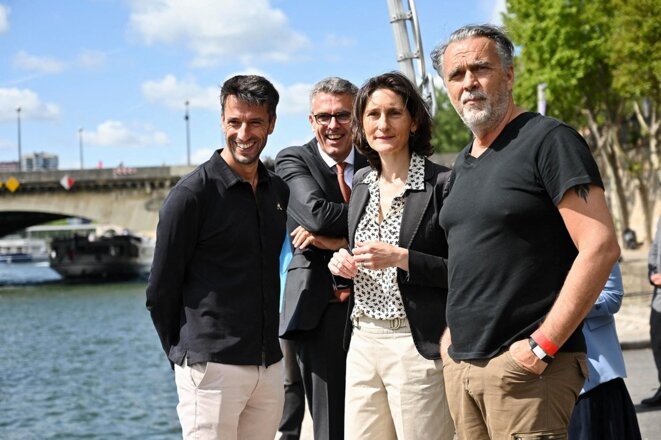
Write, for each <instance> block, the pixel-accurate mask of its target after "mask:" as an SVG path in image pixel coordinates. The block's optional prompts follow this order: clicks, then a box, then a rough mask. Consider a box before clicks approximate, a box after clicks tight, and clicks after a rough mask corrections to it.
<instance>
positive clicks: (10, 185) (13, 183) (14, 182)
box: [5, 176, 21, 192]
mask: <svg viewBox="0 0 661 440" xmlns="http://www.w3.org/2000/svg"><path fill="white" fill-rule="evenodd" d="M5 186H6V187H7V189H8V190H9V191H11V192H14V191H16V190H17V189H18V187H19V186H21V182H19V181H18V179H17V178H15V177H14V176H11V177H10V178H9V179H7V181H6V182H5Z"/></svg>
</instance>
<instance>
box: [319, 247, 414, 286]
mask: <svg viewBox="0 0 661 440" xmlns="http://www.w3.org/2000/svg"><path fill="white" fill-rule="evenodd" d="M394 266H396V267H399V268H401V269H403V270H408V250H407V249H404V248H401V247H398V246H393V245H391V244H387V243H384V242H382V241H376V240H370V241H366V242H364V243H360V242H359V243H356V247H354V248H353V249H352V250H351V252H349V250H348V249H346V248H341V249H340V250H338V251H337V252H335V253H334V254H333V258H331V260H330V262H329V263H328V269H329V270H330V271H331V273H332V274H333V275H336V276H341V277H343V278H349V279H351V278H353V277H355V276H356V275H357V274H358V270H359V268H363V269H372V270H377V269H384V268H386V267H394Z"/></svg>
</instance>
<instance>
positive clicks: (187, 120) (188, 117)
mask: <svg viewBox="0 0 661 440" xmlns="http://www.w3.org/2000/svg"><path fill="white" fill-rule="evenodd" d="M184 120H185V121H186V164H187V165H189V166H190V115H189V114H188V101H186V115H185V116H184Z"/></svg>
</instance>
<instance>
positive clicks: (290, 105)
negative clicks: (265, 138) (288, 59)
mask: <svg viewBox="0 0 661 440" xmlns="http://www.w3.org/2000/svg"><path fill="white" fill-rule="evenodd" d="M273 85H274V86H275V88H276V89H277V90H278V93H280V103H279V104H278V114H288V115H291V114H300V113H307V112H308V111H309V110H310V90H312V84H302V83H298V84H292V85H290V86H284V85H282V84H278V83H274V84H273Z"/></svg>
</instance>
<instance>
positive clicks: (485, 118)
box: [459, 91, 508, 134]
mask: <svg viewBox="0 0 661 440" xmlns="http://www.w3.org/2000/svg"><path fill="white" fill-rule="evenodd" d="M470 98H478V99H484V100H483V101H480V102H479V103H480V105H481V107H482V108H475V107H469V108H466V107H462V113H461V114H460V115H459V116H460V117H461V120H462V121H464V124H466V126H467V127H468V128H470V130H471V131H472V132H473V133H476V134H481V133H485V132H488V131H489V130H491V129H493V128H495V127H496V126H498V124H500V122H501V121H502V120H503V118H504V117H505V114H506V113H507V107H508V105H507V104H508V99H507V95H506V94H504V93H500V92H499V93H498V94H496V95H494V96H493V97H491V98H490V97H489V95H487V94H486V93H485V92H483V91H474V92H470V93H468V94H462V96H461V100H462V102H463V101H464V100H465V99H470Z"/></svg>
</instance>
